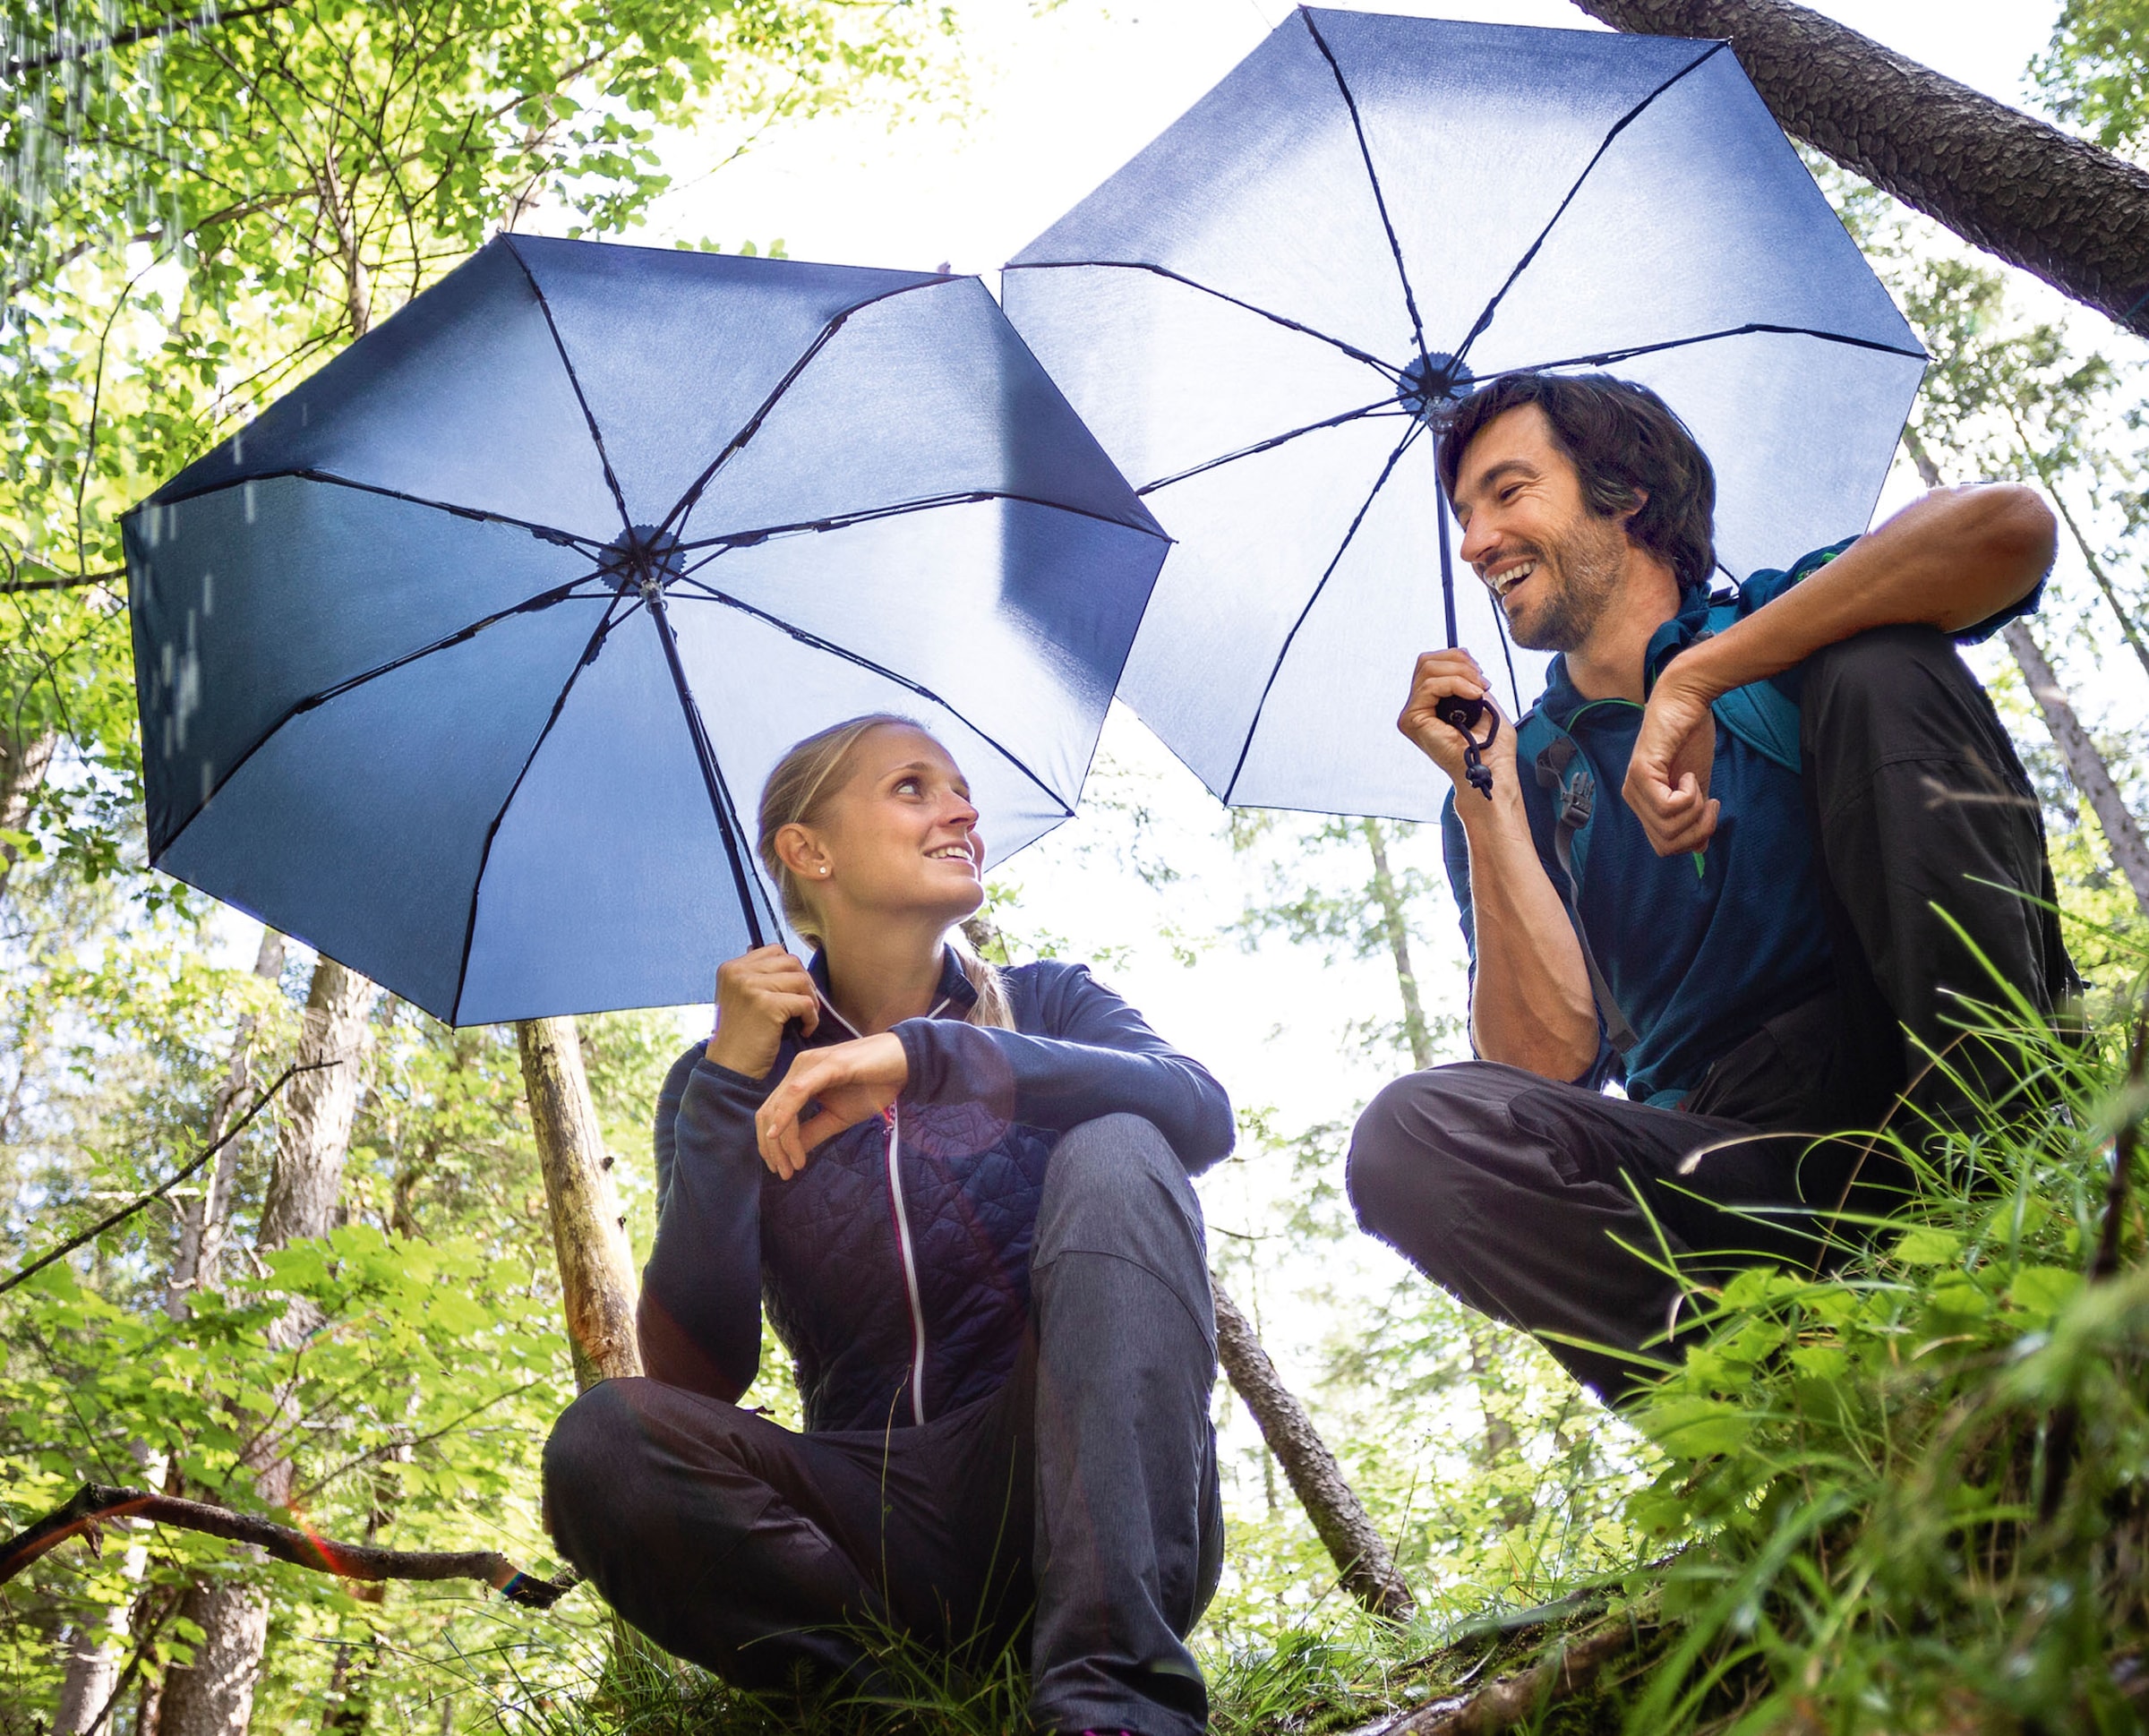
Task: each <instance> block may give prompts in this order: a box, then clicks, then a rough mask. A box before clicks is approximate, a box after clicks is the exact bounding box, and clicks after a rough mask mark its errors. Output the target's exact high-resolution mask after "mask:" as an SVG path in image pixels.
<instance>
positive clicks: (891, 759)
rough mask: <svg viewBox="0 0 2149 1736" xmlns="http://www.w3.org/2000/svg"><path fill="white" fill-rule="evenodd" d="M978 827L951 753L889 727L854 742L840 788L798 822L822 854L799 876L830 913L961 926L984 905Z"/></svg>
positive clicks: (966, 787) (917, 735)
mask: <svg viewBox="0 0 2149 1736" xmlns="http://www.w3.org/2000/svg"><path fill="white" fill-rule="evenodd" d="M977 826H978V810H977V809H976V808H973V807H972V806H971V803H970V784H969V782H967V781H966V780H965V779H964V778H963V774H962V771H961V770H960V769H959V768H958V767H957V766H956V765H955V761H954V760H952V759H950V758H949V757H947V749H946V748H943V747H942V746H941V745H940V744H939V743H938V741H936V740H933V738H932V737H931V736H929V735H928V734H926V733H925V731H922V730H912V729H903V728H899V727H897V726H896V725H894V724H887V725H884V726H883V727H881V728H879V729H876V730H869V731H867V732H866V734H865V735H864V736H862V737H861V738H860V740H858V742H857V743H856V744H855V745H854V746H853V747H852V749H851V764H850V766H849V774H848V776H846V777H845V778H844V780H843V786H842V788H841V789H839V790H838V791H836V792H835V795H834V796H832V797H831V798H829V800H828V802H827V805H826V808H824V810H823V812H822V815H821V817H820V819H819V820H818V822H817V823H816V824H815V825H812V826H810V827H801V828H800V829H801V832H803V833H804V834H806V841H807V842H809V844H810V845H811V846H812V847H813V848H814V849H815V851H817V853H816V854H815V855H814V856H813V857H812V858H811V859H809V862H808V863H807V864H806V867H805V872H804V874H803V875H802V876H801V877H802V878H803V879H804V880H805V882H806V884H807V886H808V889H809V896H811V897H813V898H815V899H816V900H817V902H820V903H821V905H822V907H823V908H824V909H825V910H827V911H830V912H831V913H832V914H833V913H835V911H837V910H838V909H839V908H840V909H843V910H844V911H847V912H854V913H856V914H857V915H860V916H865V917H880V918H890V917H920V916H928V917H931V918H933V919H937V920H938V921H940V922H942V923H944V924H947V923H955V922H960V921H961V920H962V919H963V918H964V917H966V916H968V915H969V914H970V913H971V912H972V911H974V910H976V909H977V908H978V906H979V905H980V904H981V903H983V902H984V901H985V888H984V884H983V882H982V880H981V879H980V865H981V864H982V862H983V860H984V857H985V845H984V842H983V840H981V839H980V837H979V836H978V831H977ZM823 865H826V868H828V873H827V874H826V876H822V875H820V874H819V873H818V869H819V868H820V867H821V866H823Z"/></svg>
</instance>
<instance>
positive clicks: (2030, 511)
mask: <svg viewBox="0 0 2149 1736" xmlns="http://www.w3.org/2000/svg"><path fill="white" fill-rule="evenodd" d="M1963 493H1964V497H1965V498H1964V499H1963V502H1962V508H1963V509H1964V511H1965V516H1966V517H1969V519H1970V523H1969V525H1968V526H1967V527H1966V529H1967V533H1968V535H1969V537H1970V539H1971V542H1972V549H1971V555H1972V558H1973V560H1974V562H1975V564H1976V565H1977V566H1978V567H1979V568H1981V569H1983V570H1984V571H1986V572H1988V573H1990V574H1991V576H1992V581H1993V585H1994V588H1995V589H1996V590H1998V591H2002V592H2004V593H2005V597H2004V603H2019V602H2021V601H2022V599H2023V598H2024V597H2025V596H2027V595H2029V594H2030V593H2031V592H2032V591H2033V590H2035V589H2036V588H2037V585H2038V581H2040V580H2041V579H2042V578H2043V577H2044V576H2045V575H2046V574H2047V573H2049V572H2051V569H2052V560H2053V558H2054V556H2056V555H2057V554H2058V552H2059V519H2058V518H2057V517H2054V516H2053V514H2052V509H2051V507H2050V506H2049V505H2048V504H2046V501H2045V499H2044V496H2042V494H2040V493H2039V492H2037V491H2036V490H2035V489H2033V488H2029V487H2026V486H2025V485H2024V484H2023V483H1982V484H1981V485H1980V486H1978V487H1976V488H1973V489H1966V490H1965V491H1963ZM2004 603H2003V606H2004ZM1965 624H1966V623H1965Z"/></svg>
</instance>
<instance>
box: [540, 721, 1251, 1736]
mask: <svg viewBox="0 0 2149 1736" xmlns="http://www.w3.org/2000/svg"><path fill="white" fill-rule="evenodd" d="M977 820H978V814H977V810H976V809H975V808H972V806H971V803H970V798H969V789H968V786H967V784H966V783H965V782H964V781H963V774H962V773H961V772H960V771H959V770H957V769H956V766H955V762H954V761H953V760H952V759H951V758H949V757H948V755H947V752H946V749H945V748H942V747H941V745H940V744H939V742H938V741H937V740H934V739H933V737H932V736H930V735H929V734H927V733H926V732H925V731H923V730H922V729H920V728H919V727H918V726H917V725H916V724H914V723H910V722H908V721H906V720H904V719H903V718H898V717H888V716H870V717H861V718H856V719H853V720H852V721H851V722H849V723H842V724H838V725H837V726H835V728H834V729H830V730H826V731H822V732H821V733H820V734H818V735H815V736H811V737H809V738H808V739H807V740H804V741H801V742H800V743H799V744H798V746H797V747H795V748H792V750H791V751H790V752H789V753H788V754H787V755H785V756H784V757H783V761H782V762H781V763H780V764H779V765H777V767H776V769H775V772H774V773H773V774H771V775H770V777H769V780H768V785H767V788H766V791H764V792H763V795H762V798H761V813H760V841H759V842H760V853H761V859H762V860H763V862H765V863H766V865H767V868H768V870H769V873H770V874H771V875H772V876H773V877H775V881H776V883H777V884H778V885H779V886H780V887H781V888H782V892H783V905H784V911H785V914H786V915H787V916H788V917H789V919H790V920H791V923H792V927H793V928H796V929H797V930H798V932H799V933H800V934H801V935H803V936H806V937H807V938H808V939H809V940H811V941H812V942H814V943H815V945H817V947H818V951H817V952H816V954H814V958H813V962H812V963H811V964H810V965H801V963H800V962H798V961H797V960H796V959H795V958H793V957H792V956H791V954H788V953H786V952H784V951H783V949H782V948H781V947H778V946H764V947H761V948H759V949H758V950H757V951H755V952H750V953H748V954H746V955H745V956H743V957H741V958H737V959H733V960H732V962H730V963H728V964H726V965H724V966H723V968H722V969H721V970H720V971H718V972H717V974H716V986H717V1013H718V1018H717V1025H716V1032H715V1036H713V1037H712V1038H711V1039H709V1041H708V1043H707V1045H706V1048H704V1047H702V1046H699V1045H698V1046H697V1047H696V1048H693V1049H691V1050H689V1052H688V1053H687V1054H686V1055H685V1056H681V1059H680V1061H679V1063H678V1065H675V1066H674V1067H673V1068H672V1073H671V1076H670V1077H669V1078H668V1079H667V1080H666V1081H665V1083H664V1093H663V1095H662V1096H661V1097H660V1099H658V1103H657V1113H656V1166H657V1197H658V1213H659V1222H658V1227H657V1235H656V1246H655V1252H654V1253H653V1254H652V1255H651V1257H650V1261H649V1266H648V1270H647V1271H646V1274H645V1276H644V1281H643V1290H642V1304H641V1314H640V1331H641V1347H642V1359H643V1364H644V1365H645V1366H646V1368H647V1370H648V1372H649V1374H650V1376H651V1378H649V1379H646V1380H629V1381H607V1382H605V1383H604V1384H602V1385H600V1386H597V1387H595V1388H593V1389H592V1390H590V1391H589V1392H587V1393H586V1394H584V1395H583V1396H582V1398H579V1399H578V1400H577V1401H576V1403H575V1405H574V1406H573V1407H571V1408H570V1409H569V1411H568V1412H567V1414H566V1415H564V1416H562V1417H561V1419H560V1422H559V1424H558V1426H557V1427H556V1428H555V1429H554V1430H553V1432H552V1440H551V1442H550V1443H549V1445H548V1446H547V1447H546V1449H545V1456H544V1483H545V1495H546V1501H547V1503H548V1509H549V1513H550V1518H551V1524H552V1531H553V1535H554V1537H555V1538H556V1539H557V1541H558V1543H559V1545H560V1548H561V1551H562V1552H563V1553H564V1554H565V1555H566V1556H567V1558H568V1559H569V1561H572V1562H573V1563H574V1564H575V1565H576V1567H578V1569H581V1570H582V1571H583V1572H584V1573H586V1575H588V1577H589V1578H591V1579H593V1580H594V1581H595V1583H596V1586H597V1587H598V1588H599V1589H600V1590H601V1591H602V1592H603V1593H604V1596H605V1598H606V1600H607V1601H608V1602H610V1603H612V1606H613V1607H614V1608H615V1609H617V1610H618V1611H619V1612H621V1614H622V1615H624V1616H625V1617H626V1618H627V1619H628V1620H629V1621H631V1622H632V1623H633V1624H634V1625H635V1626H636V1627H638V1628H639V1629H641V1630H642V1631H643V1632H644V1633H646V1634H647V1635H648V1636H649V1637H650V1638H652V1639H654V1640H655V1641H656V1642H657V1643H658V1644H659V1645H660V1646H664V1647H665V1648H666V1649H667V1650H669V1651H672V1652H674V1653H677V1654H678V1655H681V1656H682V1657H687V1658H690V1659H692V1660H693V1661H694V1662H696V1663H700V1664H702V1665H703V1666H705V1667H706V1668H707V1669H710V1670H713V1671H715V1672H716V1673H717V1674H718V1675H720V1676H722V1677H723V1678H724V1679H725V1680H727V1681H731V1682H732V1683H734V1684H737V1685H739V1686H741V1687H747V1688H772V1687H783V1686H787V1685H790V1684H792V1683H793V1682H795V1681H799V1680H801V1679H803V1680H807V1681H818V1682H822V1683H826V1682H831V1681H834V1682H837V1683H843V1684H848V1685H850V1686H851V1687H852V1688H854V1689H857V1691H859V1692H860V1693H862V1694H866V1695H873V1694H875V1693H877V1692H886V1691H887V1689H888V1684H887V1683H886V1681H885V1680H882V1679H881V1678H880V1677H879V1675H878V1672H877V1670H876V1668H875V1666H874V1665H873V1664H872V1663H870V1661H869V1658H868V1657H867V1656H866V1654H865V1648H863V1647H861V1646H860V1638H863V1637H866V1636H869V1635H872V1634H882V1635H892V1634H901V1635H903V1636H906V1637H908V1638H910V1639H912V1640H913V1641H916V1642H918V1643H920V1644H921V1645H923V1646H927V1647H929V1648H931V1649H932V1650H934V1651H936V1652H939V1653H944V1654H954V1653H965V1654H968V1655H971V1656H972V1657H973V1658H976V1659H980V1660H982V1659H987V1658H989V1657H990V1656H991V1655H992V1654H993V1653H994V1652H995V1651H996V1650H997V1648H998V1647H1000V1646H1005V1645H1006V1644H1009V1643H1011V1642H1013V1641H1014V1640H1015V1639H1016V1638H1018V1637H1019V1636H1020V1635H1021V1634H1023V1631H1024V1630H1025V1629H1027V1630H1028V1634H1029V1646H1030V1659H1031V1666H1032V1668H1031V1676H1032V1716H1033V1717H1034V1718H1035V1720H1036V1722H1037V1725H1038V1727H1039V1728H1040V1729H1041V1730H1046V1731H1053V1732H1083V1731H1099V1732H1103V1731H1111V1732H1118V1731H1129V1732H1139V1736H1191V1733H1192V1732H1198V1731H1200V1730H1201V1729H1203V1726H1204V1724H1205V1723H1206V1713H1207V1696H1206V1692H1205V1689H1204V1688H1203V1682H1202V1677H1201V1672H1200V1671H1199V1670H1198V1668H1197V1667H1196V1666H1195V1664H1194V1659H1193V1657H1192V1656H1191V1655H1190V1654H1189V1653H1188V1652H1187V1650H1186V1645H1185V1643H1184V1642H1185V1639H1186V1634H1187V1632H1188V1631H1189V1630H1190V1629H1192V1627H1193V1625H1194V1621H1196V1619H1197V1618H1198V1617H1199V1616H1200V1614H1201V1612H1202V1610H1203V1608H1204V1606H1205V1605H1206V1604H1207V1603H1208V1601H1209V1597H1210V1595H1211V1593H1212V1592H1213V1591H1214V1589H1215V1586H1216V1581H1217V1576H1218V1573H1219V1570H1220V1566H1221V1562H1222V1518H1221V1512H1220V1506H1219V1501H1218V1492H1217V1482H1216V1444H1215V1436H1214V1433H1213V1431H1212V1430H1211V1426H1210V1420H1209V1399H1210V1390H1211V1385H1212V1384H1213V1382H1214V1380H1215V1375H1216V1352H1215V1344H1216V1329H1215V1321H1214V1316H1213V1313H1212V1310H1211V1300H1210V1293H1209V1277H1208V1265H1207V1259H1206V1254H1205V1252H1204V1246H1203V1227H1202V1214H1201V1208H1200V1206H1199V1204H1198V1203H1197V1202H1196V1201H1195V1198H1194V1190H1193V1188H1192V1187H1191V1186H1189V1185H1188V1183H1187V1177H1188V1176H1189V1175H1191V1174H1194V1173H1198V1172H1199V1171H1201V1170H1203V1169H1204V1168H1206V1167H1208V1166H1209V1165H1211V1164H1212V1163H1214V1162H1215V1161H1216V1160H1217V1159H1219V1158H1220V1157H1222V1156H1223V1155H1224V1153H1225V1152H1226V1151H1228V1150H1229V1149H1230V1146H1231V1138H1232V1126H1231V1110H1230V1106H1229V1103H1228V1102H1227V1101H1226V1099H1225V1097H1224V1093H1223V1090H1222V1088H1221V1087H1220V1086H1219V1085H1218V1084H1217V1082H1215V1080H1213V1079H1211V1077H1210V1076H1209V1074H1208V1073H1206V1072H1205V1071H1203V1068H1202V1067H1201V1066H1200V1065H1197V1064H1196V1063H1194V1062H1193V1061H1190V1060H1188V1059H1187V1058H1186V1056H1182V1055H1179V1054H1177V1052H1176V1051H1174V1050H1173V1049H1172V1048H1170V1047H1169V1045H1167V1044H1166V1043H1165V1042H1164V1041H1163V1040H1162V1039H1160V1038H1159V1037H1158V1036H1157V1035H1156V1034H1155V1033H1154V1032H1152V1030H1150V1029H1149V1028H1148V1026H1146V1025H1145V1024H1143V1022H1142V1020H1141V1017H1140V1015H1138V1014H1137V1013H1135V1012H1134V1009H1133V1008H1132V1007H1130V1006H1128V1005H1126V1003H1125V1002H1123V1001H1121V1000H1120V999H1119V998H1118V997H1117V996H1115V995H1113V994H1112V993H1111V992H1110V991H1109V990H1108V989H1106V988H1102V987H1101V986H1100V985H1099V984H1098V983H1097V982H1095V981H1094V980H1092V978H1091V976H1090V974H1089V972H1088V971H1086V970H1084V969H1083V967H1082V966H1080V965H1074V964H1064V963H1057V962H1043V963H1037V964H1029V965H1022V966H1018V967H1016V968H1015V969H1013V970H1010V971H1006V972H1005V973H1002V972H999V971H995V970H993V969H992V967H991V966H989V965H988V964H986V963H984V962H981V961H980V960H978V959H976V958H974V957H972V956H969V955H968V954H962V953H958V952H956V951H955V949H954V948H952V947H951V946H949V945H948V944H947V934H948V930H949V929H950V928H951V927H953V926H954V925H955V924H956V923H958V922H960V921H961V920H962V919H963V918H964V917H966V916H968V915H970V914H971V913H972V911H975V910H976V909H977V908H978V905H979V903H980V902H981V900H982V898H983V895H984V894H983V890H982V887H981V885H980V881H979V865H980V861H981V859H982V856H983V847H982V845H981V843H980V840H979V837H978V834H977ZM764 1300H766V1304H767V1309H768V1318H769V1321H770V1323H771V1324H772V1325H773V1326H774V1327H775V1330H776V1333H777V1335H778V1336H779V1337H780V1338H782V1339H783V1343H784V1347H785V1348H786V1349H788V1350H789V1351H790V1353H791V1355H792V1358H793V1361H794V1363H795V1365H796V1371H797V1377H798V1387H799V1394H800V1398H801V1402H802V1404H803V1407H804V1412H805V1430H804V1432H802V1433H793V1432H791V1431H790V1430H787V1429H784V1428H781V1427H779V1426H778V1425H777V1424H775V1423H774V1422H772V1421H770V1420H769V1419H768V1418H767V1417H766V1416H765V1415H760V1414H758V1413H757V1412H755V1411H752V1410H745V1409H741V1408H740V1407H739V1402H738V1401H739V1399H740V1397H741V1394H743V1393H744V1392H745V1391H746V1390H747V1388H748V1387H749V1385H750V1384H751V1383H752V1381H753V1379H754V1376H755V1373H756V1371H757V1369H758V1365H759V1362H760V1355H761V1308H762V1304H763V1302H764Z"/></svg>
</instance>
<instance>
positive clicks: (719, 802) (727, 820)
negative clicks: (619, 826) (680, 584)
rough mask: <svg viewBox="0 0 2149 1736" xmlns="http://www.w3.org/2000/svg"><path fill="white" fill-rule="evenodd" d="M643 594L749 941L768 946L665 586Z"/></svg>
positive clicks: (734, 819) (735, 819)
mask: <svg viewBox="0 0 2149 1736" xmlns="http://www.w3.org/2000/svg"><path fill="white" fill-rule="evenodd" d="M644 598H645V600H646V603H648V606H649V619H650V620H653V621H655V623H656V637H657V640H658V643H660V644H661V645H662V646H664V663H665V666H666V667H667V668H668V669H670V670H671V671H672V687H673V688H676V689H677V690H678V693H679V707H680V710H681V712H683V713H684V714H685V715H686V720H687V734H688V735H689V737H690V738H691V739H692V740H693V743H694V757H695V759H696V760H697V761H698V763H699V765H700V766H701V782H702V785H703V787H704V788H705V789H706V790H707V791H708V792H709V808H710V810H711V811H712V812H713V813H715V816H716V832H717V835H718V836H720V837H721V838H723V853H724V856H725V858H726V859H728V860H729V861H730V863H731V867H732V885H734V886H735V887H736V888H737V890H738V893H739V908H740V909H741V911H744V912H745V914H746V934H747V939H748V942H749V944H750V945H754V946H766V945H768V936H767V935H766V933H764V932H763V930H762V928H761V911H760V906H759V903H758V900H757V899H756V897H755V890H756V889H755V886H754V883H753V881H752V878H751V877H749V874H748V872H747V867H746V861H745V858H744V855H743V853H742V851H741V845H742V843H743V840H741V837H740V835H739V821H738V817H737V816H736V815H735V814H733V813H732V800H731V792H730V791H727V790H726V789H725V788H724V787H723V774H722V773H721V772H719V771H718V770H717V769H716V755H715V750H714V749H713V748H711V747H710V746H709V732H708V731H707V730H706V728H704V727H703V725H702V721H701V707H700V706H698V705H696V704H695V703H694V690H693V689H692V688H689V686H688V685H687V671H686V670H685V668H684V667H683V666H682V665H681V663H680V661H679V642H678V640H677V639H676V638H674V637H672V619H671V617H670V616H669V615H668V614H667V613H666V612H665V611H664V591H663V588H662V587H661V586H654V585H653V586H649V587H648V588H647V589H646V591H645V593H644Z"/></svg>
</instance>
